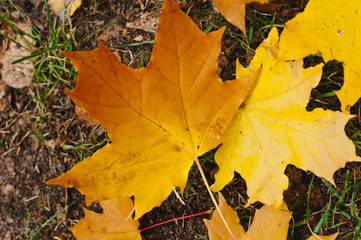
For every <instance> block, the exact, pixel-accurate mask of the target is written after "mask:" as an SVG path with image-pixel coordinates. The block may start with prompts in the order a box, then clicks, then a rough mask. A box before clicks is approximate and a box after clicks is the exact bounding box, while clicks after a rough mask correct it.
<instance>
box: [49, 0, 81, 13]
mask: <svg viewBox="0 0 361 240" xmlns="http://www.w3.org/2000/svg"><path fill="white" fill-rule="evenodd" d="M81 2H82V0H49V1H48V4H49V6H50V8H51V9H52V10H53V12H55V13H56V14H58V15H61V14H62V11H65V12H66V13H67V14H69V16H72V15H73V14H74V12H75V10H77V9H78V8H79V7H80V5H81Z"/></svg>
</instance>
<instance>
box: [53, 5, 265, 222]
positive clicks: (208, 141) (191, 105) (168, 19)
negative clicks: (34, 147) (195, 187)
mask: <svg viewBox="0 0 361 240" xmlns="http://www.w3.org/2000/svg"><path fill="white" fill-rule="evenodd" d="M222 34H223V29H221V30H218V31H216V32H212V33H210V34H208V35H206V34H204V33H203V32H202V31H200V30H199V29H198V28H197V26H196V25H195V24H194V23H193V21H192V20H191V19H190V18H189V17H188V16H187V15H186V14H184V13H183V12H182V11H181V10H180V9H179V7H178V5H177V4H176V3H175V2H174V1H171V0H166V1H164V6H163V11H162V14H161V16H160V18H159V24H158V29H157V31H156V35H155V44H154V48H153V50H154V51H153V54H152V57H151V59H150V61H149V63H148V65H147V66H146V68H142V69H137V70H136V69H132V68H128V67H127V66H125V65H124V64H121V63H120V62H119V61H118V60H117V58H116V56H115V55H114V54H113V53H111V52H110V50H109V49H107V48H106V47H105V46H104V45H103V44H102V43H100V45H99V47H98V48H96V49H95V50H93V51H90V52H81V53H79V52H66V53H64V54H65V56H67V57H68V58H70V60H71V62H72V64H73V65H74V66H75V68H76V70H77V71H78V82H77V86H76V88H75V89H74V90H71V91H67V92H66V93H67V95H68V96H70V97H71V98H72V99H73V100H74V102H75V103H76V104H77V105H78V106H80V107H81V108H83V109H84V110H85V111H87V112H88V113H89V115H90V117H92V118H93V119H94V120H96V121H97V122H98V123H99V124H101V125H102V126H103V127H105V129H107V131H108V133H109V137H110V139H111V140H112V143H111V144H109V145H107V146H105V147H104V148H102V149H101V150H99V151H97V152H96V153H95V154H94V155H93V156H91V157H89V158H87V159H85V160H84V161H83V162H81V163H79V164H77V165H76V166H74V168H73V169H71V170H70V171H68V172H67V173H65V174H63V175H61V176H59V177H57V178H55V179H52V180H50V181H48V182H47V184H59V185H62V186H65V187H76V188H77V189H78V190H79V191H80V192H82V193H83V194H85V196H86V201H87V204H90V203H92V202H94V201H101V200H105V199H110V198H115V197H122V196H128V197H129V196H134V202H135V213H136V216H135V218H139V217H141V216H142V215H143V214H144V213H146V212H148V211H150V210H151V209H152V208H153V207H155V206H158V205H160V204H161V203H162V202H163V201H164V200H165V199H166V198H167V197H168V195H169V194H170V192H171V191H172V186H174V185H175V186H179V187H180V189H182V190H183V189H184V187H185V185H186V181H187V176H188V171H189V169H190V167H191V166H192V164H193V163H194V161H196V162H197V161H198V159H197V157H198V156H200V155H202V154H204V153H206V152H208V151H209V150H211V149H213V148H214V147H216V146H217V145H219V144H220V142H221V140H220V135H221V134H222V132H223V131H224V129H225V128H226V126H227V125H228V123H229V122H230V120H231V119H232V117H233V115H234V113H235V112H236V110H237V109H238V107H239V106H240V104H241V103H242V102H243V101H244V100H245V98H246V97H247V94H248V91H249V90H250V89H251V87H252V85H253V81H254V79H255V78H256V77H257V75H258V72H257V73H255V74H253V75H252V76H249V77H247V78H244V79H242V80H234V81H227V82H222V81H221V79H220V78H219V77H218V75H217V67H218V54H219V52H220V48H221V44H220V43H221V36H222Z"/></svg>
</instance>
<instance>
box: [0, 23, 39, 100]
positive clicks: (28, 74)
mask: <svg viewBox="0 0 361 240" xmlns="http://www.w3.org/2000/svg"><path fill="white" fill-rule="evenodd" d="M17 27H18V28H20V29H21V30H23V31H24V32H26V33H30V27H29V25H28V24H26V23H19V24H17ZM15 40H17V39H15ZM30 54H31V51H30V50H29V49H25V48H20V47H19V46H17V45H16V44H15V43H14V42H12V41H9V42H8V44H7V47H6V50H5V51H4V52H2V53H0V64H1V65H2V68H1V76H2V79H1V81H2V82H3V83H1V82H0V86H1V85H2V86H1V87H0V97H1V96H3V94H4V93H3V91H4V83H5V84H6V85H8V86H10V87H13V88H23V87H27V86H30V83H31V81H32V80H33V77H34V72H33V68H32V66H33V63H32V62H31V61H30V60H25V61H22V62H20V63H17V64H11V63H12V62H13V61H15V60H18V59H19V58H22V57H25V56H28V55H30Z"/></svg>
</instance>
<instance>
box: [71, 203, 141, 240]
mask: <svg viewBox="0 0 361 240" xmlns="http://www.w3.org/2000/svg"><path fill="white" fill-rule="evenodd" d="M99 204H100V206H101V207H102V208H103V213H96V212H93V211H90V210H88V209H86V208H83V209H84V213H85V217H84V218H83V219H82V220H80V221H79V222H78V223H77V224H75V226H74V227H71V228H69V229H70V231H72V233H73V234H74V236H75V237H76V239H78V240H98V239H107V240H130V239H132V240H141V239H142V238H141V235H140V232H139V231H138V227H139V222H138V221H137V220H132V219H131V218H130V217H129V215H130V214H131V213H132V211H133V201H132V200H131V199H130V198H128V197H124V198H116V199H108V200H105V201H102V202H100V203H99Z"/></svg>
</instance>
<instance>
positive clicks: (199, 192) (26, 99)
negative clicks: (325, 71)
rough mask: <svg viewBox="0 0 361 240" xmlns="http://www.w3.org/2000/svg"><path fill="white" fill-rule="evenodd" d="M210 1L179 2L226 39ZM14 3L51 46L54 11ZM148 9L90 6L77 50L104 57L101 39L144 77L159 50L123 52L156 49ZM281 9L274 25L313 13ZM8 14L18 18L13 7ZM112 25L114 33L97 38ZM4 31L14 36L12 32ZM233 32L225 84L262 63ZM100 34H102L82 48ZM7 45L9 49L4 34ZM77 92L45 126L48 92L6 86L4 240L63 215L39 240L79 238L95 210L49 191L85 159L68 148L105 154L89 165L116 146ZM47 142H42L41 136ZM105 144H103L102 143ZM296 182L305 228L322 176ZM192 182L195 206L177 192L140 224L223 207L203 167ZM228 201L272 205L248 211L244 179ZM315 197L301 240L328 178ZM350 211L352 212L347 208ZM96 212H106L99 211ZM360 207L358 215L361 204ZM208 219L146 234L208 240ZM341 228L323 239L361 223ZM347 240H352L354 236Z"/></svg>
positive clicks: (0, 153) (153, 8) (25, 1)
mask: <svg viewBox="0 0 361 240" xmlns="http://www.w3.org/2000/svg"><path fill="white" fill-rule="evenodd" d="M201 2H202V1H200V2H197V1H191V0H189V1H181V0H179V1H178V3H179V4H180V5H181V6H182V7H183V9H184V10H189V9H190V7H192V8H191V11H190V12H189V15H190V16H191V17H192V19H193V20H194V21H195V22H196V23H197V25H198V26H199V27H200V28H201V29H202V30H205V29H206V28H207V27H208V26H209V24H213V25H214V28H213V29H212V31H213V30H216V29H217V27H218V26H219V22H218V21H219V18H220V17H217V18H215V17H214V16H213V15H205V14H201V13H215V14H217V12H216V10H215V8H214V6H213V5H212V3H211V2H210V1H207V2H204V3H201ZM14 3H15V5H16V6H17V7H18V8H19V9H20V10H21V11H22V12H23V13H24V15H25V16H26V18H27V19H28V20H29V21H30V22H31V23H32V24H34V25H35V26H37V28H38V29H39V30H40V32H41V35H42V37H44V39H47V37H48V36H49V24H48V20H47V17H46V11H45V6H44V2H42V1H38V0H14ZM143 3H144V9H142V8H141V6H140V5H139V1H138V0H109V1H105V0H100V1H91V0H83V4H82V6H81V7H80V8H79V9H78V10H77V11H76V13H75V14H74V16H73V17H72V27H73V28H76V34H75V35H74V38H75V39H76V40H77V42H78V43H79V44H78V45H77V46H75V49H74V50H78V49H81V50H90V49H94V48H95V47H96V46H97V44H98V39H99V40H101V41H103V42H104V43H105V45H106V46H108V47H110V48H111V49H112V50H113V51H114V52H115V53H116V54H117V55H118V56H119V59H121V61H122V62H123V63H125V64H127V65H128V66H131V67H134V68H139V67H140V66H141V64H142V59H149V58H150V56H151V51H152V44H143V45H139V46H134V47H122V45H124V44H128V43H134V42H149V41H152V40H154V30H155V25H154V23H156V20H157V17H158V16H159V13H160V4H159V1H158V0H147V1H144V0H143ZM273 3H274V4H273V8H274V9H270V10H268V11H269V13H270V14H271V17H272V15H273V14H274V13H275V12H277V17H279V18H282V19H291V18H292V17H294V16H295V15H296V14H297V13H298V12H300V11H302V10H303V9H304V7H305V5H306V4H307V1H302V0H300V1H292V0H289V1H288V0H277V1H274V2H273ZM1 4H5V3H4V2H2V3H1ZM278 4H279V5H278ZM248 6H249V7H250V8H251V9H259V10H260V11H261V7H260V6H256V5H254V4H251V5H248ZM8 9H9V10H10V11H12V12H15V9H14V8H13V7H9V8H8ZM1 11H5V7H4V6H2V7H1ZM16 15H17V14H15V13H14V14H11V16H14V19H12V20H13V21H14V22H16V21H20V20H19V17H18V16H17V17H16ZM223 21H224V20H223ZM250 24H251V19H250V18H249V17H248V18H247V25H248V26H250ZM104 26H107V27H106V28H105V29H104V30H102V31H99V32H97V31H98V30H100V29H101V28H103V27H104ZM1 28H2V29H4V23H2V26H1ZM229 29H230V31H228V32H226V33H225V35H224V37H223V45H222V53H221V55H220V57H219V65H220V69H219V74H220V76H221V77H222V78H223V79H232V78H234V73H235V63H236V59H237V58H239V59H240V62H241V63H242V64H245V65H246V64H248V63H249V61H250V60H251V59H252V55H251V54H249V53H247V51H246V50H245V49H243V48H242V47H241V45H240V43H239V42H238V41H237V39H236V36H237V35H235V34H238V35H242V33H241V32H240V31H239V30H238V29H237V28H235V27H232V26H230V25H229ZM92 33H96V34H94V36H91V37H89V38H87V39H86V40H84V41H80V40H81V39H84V37H86V36H89V35H90V34H92ZM267 33H268V31H267V29H266V30H265V31H264V34H265V35H267ZM253 37H254V40H253V43H252V45H251V47H252V48H256V47H257V46H258V44H259V43H260V42H261V41H262V37H261V36H260V34H258V33H257V32H255V33H254V36H253ZM0 40H1V41H4V38H3V37H2V36H1V35H0ZM341 78H342V76H341ZM75 81H76V80H75V79H71V84H72V85H73V86H75ZM68 88H69V86H67V85H65V84H63V83H60V85H59V86H58V87H57V88H56V89H55V90H54V92H53V93H52V94H51V95H49V96H48V97H47V100H46V102H45V106H44V108H45V110H46V116H45V117H44V116H40V115H39V112H38V111H37V102H36V101H35V100H34V95H35V94H36V91H41V90H42V88H41V87H39V86H38V85H33V86H31V87H25V88H20V89H17V88H12V87H9V86H5V87H4V89H5V90H4V96H1V97H0V187H1V191H0V194H1V195H0V211H1V213H0V238H1V239H3V240H9V239H26V235H25V233H26V231H27V232H30V231H32V230H33V229H35V228H39V226H40V225H41V224H43V223H44V222H45V221H47V220H48V219H49V218H50V217H52V216H53V215H54V214H55V213H57V212H58V211H60V210H62V209H65V210H64V212H62V213H61V214H59V215H58V216H57V217H55V218H54V219H53V220H51V221H50V222H49V223H48V224H47V225H46V226H45V227H44V228H43V229H42V230H41V231H40V233H39V235H38V239H63V240H65V239H74V237H72V234H71V232H70V231H69V230H68V229H67V227H70V226H73V225H74V224H75V223H76V222H77V221H78V220H79V219H81V218H82V217H83V216H84V215H83V210H82V208H83V207H85V202H84V197H83V196H82V195H81V194H79V193H78V192H77V191H76V190H75V189H65V188H62V187H59V186H46V185H44V184H43V183H44V182H45V181H46V180H49V179H51V178H53V177H56V176H58V175H60V174H62V173H64V172H66V171H67V170H69V169H70V168H72V166H74V165H75V164H76V162H77V161H78V160H79V151H77V150H74V149H63V148H62V146H63V145H64V144H67V145H72V146H81V145H82V144H87V143H91V144H93V145H96V147H94V148H92V149H88V150H87V151H85V152H84V153H82V154H83V155H84V156H88V155H90V154H92V153H93V152H94V151H96V150H97V149H99V148H100V147H102V146H103V145H104V144H106V143H107V142H109V140H107V138H106V132H105V131H104V129H102V127H100V126H98V125H95V126H87V122H84V120H83V119H80V118H79V117H78V115H76V113H75V110H74V104H73V103H72V101H71V100H70V99H69V98H68V97H67V96H66V95H65V94H64V93H63V91H62V90H63V89H68ZM330 101H333V100H330ZM337 104H338V103H337V100H335V102H334V103H332V105H331V107H330V108H336V109H337V108H339V105H337ZM358 120H359V119H355V124H356V125H357V126H359V123H358V122H359V121H358ZM36 133H41V134H40V136H41V137H40V138H39V137H37V136H36ZM37 135H38V136H39V134H37ZM350 137H351V138H352V137H355V136H350ZM103 140H104V143H103V144H97V143H99V142H102V141H103ZM84 156H83V157H84ZM203 166H204V168H205V170H206V172H207V178H208V180H209V182H210V183H212V181H214V174H215V173H216V171H217V166H216V165H215V164H214V163H212V162H211V161H206V162H205V163H204V165H203ZM347 169H348V170H349V171H350V176H351V178H352V181H357V180H360V179H361V165H360V164H355V163H349V164H347V166H346V168H345V169H341V170H339V171H337V172H336V173H335V182H336V186H337V188H336V189H337V191H339V192H341V193H342V189H343V188H344V182H345V173H346V170H347ZM286 174H287V176H288V177H289V181H290V185H289V189H288V190H287V191H285V193H284V197H285V202H286V203H287V206H288V208H289V209H290V211H292V212H293V218H294V219H293V222H294V223H298V222H300V221H302V220H304V219H305V215H306V200H307V191H308V187H309V185H310V182H311V179H312V176H313V175H312V174H311V173H307V172H304V171H302V170H300V169H297V168H296V167H294V166H288V168H287V169H286ZM189 179H190V180H189V183H188V185H187V188H186V190H185V193H184V196H183V198H184V202H185V205H183V204H182V203H181V202H180V201H179V200H178V199H177V197H176V196H175V194H174V193H172V194H171V195H170V196H169V198H168V199H167V200H166V201H165V202H163V204H162V205H161V206H160V207H156V208H154V209H153V210H152V211H151V212H149V213H148V214H146V215H144V216H143V217H142V218H141V219H140V223H141V226H140V229H142V228H145V227H148V226H150V225H153V224H156V223H159V222H163V221H166V220H169V219H172V218H177V217H182V216H187V215H190V214H194V213H198V212H202V211H206V210H209V209H213V208H214V207H213V205H212V203H211V200H210V198H209V196H208V194H207V192H206V189H205V187H204V184H203V183H202V180H201V177H200V174H199V173H198V171H197V169H196V168H195V167H194V168H192V170H191V171H190V174H189ZM222 193H223V195H224V196H225V198H226V199H227V201H228V203H229V204H230V205H231V206H232V207H233V208H234V209H236V210H237V213H238V214H239V216H240V217H241V216H253V215H254V212H255V209H256V208H260V207H261V206H262V204H260V203H256V204H253V205H252V206H251V207H249V208H247V209H245V208H243V207H242V204H244V203H245V200H246V199H247V195H246V184H245V182H244V180H243V179H242V178H241V177H240V176H239V175H237V176H236V178H235V179H234V180H233V181H232V182H231V183H230V184H229V185H227V186H226V187H225V188H224V189H223V190H222ZM350 197H351V196H350V194H348V195H347V196H346V198H350ZM360 197H361V196H360V193H357V194H356V196H355V199H360ZM310 198H311V199H310V206H309V208H310V213H311V217H310V220H309V221H308V222H307V224H301V225H299V226H296V227H295V228H294V233H293V235H294V238H293V239H296V240H301V239H307V238H308V237H309V236H310V235H311V233H310V230H309V228H310V229H314V227H315V226H316V224H317V222H318V221H319V219H320V218H321V216H322V213H323V212H324V211H325V208H326V206H327V203H328V201H329V192H328V189H327V187H326V186H325V185H324V184H323V182H322V181H321V179H319V178H315V180H314V182H313V185H312V189H311V195H310ZM335 201H336V200H335V199H333V200H332V202H333V204H334V203H335ZM349 207H350V206H345V209H348V208H349ZM90 208H91V209H94V210H95V211H101V209H100V208H99V206H97V205H96V204H93V205H92V206H91V207H90ZM354 208H355V209H357V204H356V205H355V206H354ZM203 218H210V216H209V215H208V216H207V215H203V216H198V217H193V218H188V219H185V220H181V221H176V222H173V223H169V224H166V225H162V226H160V227H156V228H153V229H151V230H148V231H144V232H142V235H143V237H144V239H149V240H150V239H184V240H186V239H204V238H203V237H206V236H207V229H206V227H205V225H204V223H203V220H202V219H203ZM240 219H241V224H242V225H243V227H244V228H246V229H248V227H249V224H250V222H251V219H252V218H249V217H241V218H240ZM335 221H336V223H340V225H339V227H338V228H329V229H328V230H327V231H322V232H321V233H322V234H331V233H335V232H337V230H338V231H339V232H340V236H344V235H345V234H347V233H348V232H350V231H351V230H353V229H354V228H355V226H356V224H357V221H356V222H355V220H350V219H347V218H346V217H344V216H342V215H340V214H339V215H336V218H335ZM290 234H291V231H290ZM345 239H352V238H351V237H346V238H345Z"/></svg>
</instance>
